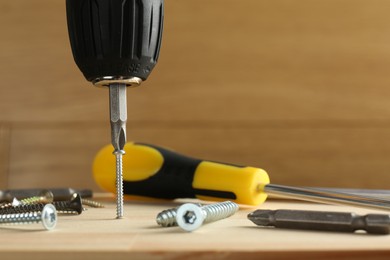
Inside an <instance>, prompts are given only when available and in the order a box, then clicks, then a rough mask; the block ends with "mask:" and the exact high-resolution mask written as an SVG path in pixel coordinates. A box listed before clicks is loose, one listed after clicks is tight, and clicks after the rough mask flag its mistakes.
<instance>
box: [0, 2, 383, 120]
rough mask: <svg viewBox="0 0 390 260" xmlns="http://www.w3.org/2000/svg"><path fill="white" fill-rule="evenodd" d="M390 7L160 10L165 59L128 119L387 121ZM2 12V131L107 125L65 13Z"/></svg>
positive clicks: (132, 97)
mask: <svg viewBox="0 0 390 260" xmlns="http://www.w3.org/2000/svg"><path fill="white" fill-rule="evenodd" d="M389 5H390V3H389V2H388V1H384V0H372V1H367V0H355V1H352V0H338V1H334V0H332V1H329V0H319V1H308V0H301V1H297V2H294V3H292V2H291V1H288V0H275V1H259V0H243V1H240V2H239V3H238V2H237V0H210V1H207V3H205V2H199V1H198V0H186V1H180V2H173V1H166V9H165V11H166V16H165V17H166V23H165V31H164V41H163V46H162V50H161V58H160V60H159V64H158V65H157V67H156V69H155V71H153V73H152V74H151V76H150V79H148V81H147V82H146V83H145V84H144V86H143V87H140V88H137V89H132V90H129V92H130V94H129V102H128V103H129V116H130V117H132V118H133V119H136V120H148V121H154V120H166V121H176V120H181V121H183V120H227V121H234V120H249V121H260V120H264V119H267V120H268V119H269V120H287V119H289V120H292V119H297V120H318V119H339V120H346V119H349V120H351V119H357V120H367V119H380V120H382V119H389V117H390V106H389V102H388V96H389V95H390V89H389V88H388V86H389V85H390V78H389V77H388V69H387V68H389V66H390V53H389V52H388V46H389V45H390V34H389V33H388V32H389V31H390V17H389V15H388V13H387V12H386V10H388V8H389ZM205 6H207V7H205ZM222 6H223V8H221V7H222ZM0 7H1V8H0V31H1V32H2V35H1V36H0V37H1V41H0V60H1V62H0V73H1V78H2V83H1V85H2V86H3V87H1V88H0V110H1V111H8V112H7V113H2V114H1V115H0V120H6V121H17V122H29V121H40V122H53V121H61V122H69V121H78V122H83V121H91V120H92V121H99V122H106V121H107V115H108V108H107V106H108V105H107V103H108V95H107V91H103V90H101V91H99V90H97V89H94V88H93V87H91V86H90V84H89V83H88V82H86V81H85V80H84V79H83V77H82V75H81V73H80V72H79V71H78V69H77V67H76V65H75V64H74V62H73V58H72V55H71V50H70V47H69V40H68V35H67V28H66V18H65V5H64V3H63V2H61V1H51V0H36V1H34V2H28V3H27V2H26V1H24V0H14V1H8V2H7V1H3V2H2V3H0ZM15 79H17V80H15Z"/></svg>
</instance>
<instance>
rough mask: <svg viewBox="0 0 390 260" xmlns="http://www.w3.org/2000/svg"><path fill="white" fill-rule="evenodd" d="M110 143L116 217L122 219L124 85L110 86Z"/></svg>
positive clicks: (124, 136)
mask: <svg viewBox="0 0 390 260" xmlns="http://www.w3.org/2000/svg"><path fill="white" fill-rule="evenodd" d="M109 90H110V122H111V142H112V145H113V146H114V154H115V157H116V217H117V218H122V217H123V175H122V155H123V154H125V151H124V146H125V144H126V121H127V104H126V84H121V83H115V84H110V87H109Z"/></svg>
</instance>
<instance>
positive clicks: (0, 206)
mask: <svg viewBox="0 0 390 260" xmlns="http://www.w3.org/2000/svg"><path fill="white" fill-rule="evenodd" d="M20 204H21V202H20V201H19V200H18V199H17V198H13V200H12V202H4V203H1V204H0V210H2V209H6V208H11V207H16V206H19V205H20Z"/></svg>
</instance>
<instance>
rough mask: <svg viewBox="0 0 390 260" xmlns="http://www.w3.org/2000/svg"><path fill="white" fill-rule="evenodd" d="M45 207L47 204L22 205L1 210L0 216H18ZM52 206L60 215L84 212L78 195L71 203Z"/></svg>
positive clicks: (55, 203)
mask: <svg viewBox="0 0 390 260" xmlns="http://www.w3.org/2000/svg"><path fill="white" fill-rule="evenodd" d="M45 205H46V204H44V203H33V204H22V205H20V206H16V207H11V208H5V209H0V214H1V213H2V214H18V213H26V212H30V211H41V210H42V209H43V208H44V207H45ZM52 205H53V206H54V207H55V208H56V209H57V211H58V212H59V213H68V214H69V213H70V214H74V213H76V214H81V212H83V206H82V204H81V197H80V195H79V194H76V195H75V196H74V198H72V200H70V201H54V202H53V203H52Z"/></svg>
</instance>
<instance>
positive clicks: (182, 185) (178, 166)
mask: <svg viewBox="0 0 390 260" xmlns="http://www.w3.org/2000/svg"><path fill="white" fill-rule="evenodd" d="M124 149H125V151H126V153H127V154H128V155H129V156H127V157H126V159H125V160H124V166H123V169H124V172H123V178H124V182H123V188H124V194H125V196H128V197H138V196H142V197H152V198H159V199H176V198H198V199H202V200H215V201H223V200H231V201H234V202H236V203H238V204H248V205H259V204H261V203H263V202H264V201H265V200H266V198H267V194H268V195H276V196H279V197H286V198H293V199H300V200H306V201H314V202H321V203H330V204H342V205H352V206H360V207H364V208H374V209H382V210H390V200H386V199H382V198H375V197H369V196H359V195H355V194H348V193H342V192H335V191H327V190H321V189H315V188H306V187H305V188H300V187H290V186H284V185H277V184H270V179H269V176H268V174H267V172H266V171H264V170H263V169H260V168H255V167H243V166H237V165H232V164H226V163H220V162H213V161H206V160H200V159H195V158H191V157H187V156H184V155H181V154H178V153H176V152H173V151H170V150H167V149H164V148H161V147H158V146H155V145H148V144H143V143H131V142H129V143H126V145H125V147H124ZM111 173H112V157H111V156H110V147H109V146H106V147H103V148H102V149H101V150H100V151H99V152H98V153H97V155H96V157H95V159H94V162H93V176H94V179H95V181H96V183H97V184H98V185H99V186H100V187H101V188H102V189H103V190H106V191H109V192H114V190H115V187H114V186H113V184H114V183H115V181H114V176H113V175H112V174H111Z"/></svg>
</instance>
